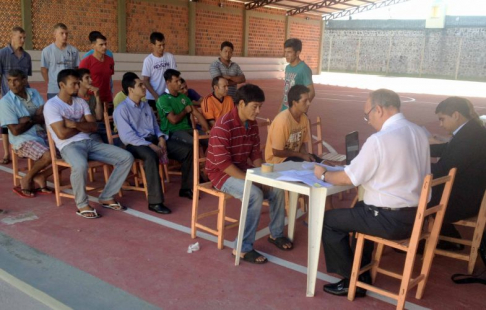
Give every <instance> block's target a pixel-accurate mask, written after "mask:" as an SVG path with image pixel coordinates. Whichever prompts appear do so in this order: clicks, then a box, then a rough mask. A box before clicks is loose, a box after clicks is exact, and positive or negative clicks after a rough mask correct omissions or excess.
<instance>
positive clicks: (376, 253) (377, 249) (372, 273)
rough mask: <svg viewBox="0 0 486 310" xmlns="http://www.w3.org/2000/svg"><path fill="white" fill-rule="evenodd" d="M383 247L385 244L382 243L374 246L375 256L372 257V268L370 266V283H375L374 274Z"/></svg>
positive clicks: (378, 265)
mask: <svg viewBox="0 0 486 310" xmlns="http://www.w3.org/2000/svg"><path fill="white" fill-rule="evenodd" d="M384 248H385V245H384V244H383V243H379V244H378V246H377V247H376V251H375V257H374V259H373V260H374V264H373V268H371V283H372V284H374V283H375V279H376V274H377V273H378V267H380V262H381V255H382V254H383V249H384Z"/></svg>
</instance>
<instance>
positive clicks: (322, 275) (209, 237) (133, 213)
mask: <svg viewBox="0 0 486 310" xmlns="http://www.w3.org/2000/svg"><path fill="white" fill-rule="evenodd" d="M0 170H3V171H5V172H8V173H13V171H12V169H10V168H6V167H2V166H0ZM48 183H49V185H50V186H53V184H52V183H51V182H48ZM65 192H66V193H72V191H70V190H69V191H65ZM88 199H89V200H90V201H93V202H98V198H96V197H93V196H90V195H88ZM298 211H300V210H298ZM123 213H126V214H129V215H131V216H135V217H138V218H140V219H143V220H146V221H149V222H152V223H155V224H158V225H161V226H164V227H167V228H171V229H174V230H177V231H180V232H182V233H186V234H189V235H190V234H191V228H190V227H187V226H184V225H181V224H177V223H174V222H171V221H168V220H165V219H162V218H159V217H156V216H153V215H149V214H146V213H143V212H140V211H137V210H134V209H130V208H128V209H127V210H126V211H125V212H123ZM297 215H298V216H299V217H300V216H302V215H303V213H302V214H300V215H299V214H297ZM285 223H286V224H287V223H288V219H287V218H286V219H285ZM257 234H258V235H259V237H260V238H262V237H264V236H266V235H268V234H269V231H268V227H267V228H264V229H262V230H260V231H258V232H257ZM197 236H198V237H200V238H203V239H205V240H208V241H211V242H214V243H217V241H218V239H217V238H216V237H215V236H213V235H210V234H208V233H204V232H197ZM224 245H225V246H227V247H229V248H234V247H235V244H234V242H233V241H228V240H224ZM260 253H262V254H263V255H265V256H266V257H267V259H268V260H269V261H270V262H272V263H274V264H277V265H279V266H282V267H284V268H287V269H291V270H294V271H296V272H299V273H301V274H304V275H307V267H306V266H302V265H299V264H296V263H293V262H290V261H287V260H284V259H281V258H279V257H276V256H273V255H270V254H267V253H264V252H261V251H260ZM0 271H1V270H0ZM0 276H1V274H0ZM317 278H318V279H320V280H323V281H326V282H337V281H338V280H339V279H338V278H336V277H333V276H330V275H328V274H325V273H323V272H317ZM317 289H318V288H317ZM39 292H40V291H39ZM40 293H42V292H40ZM42 294H44V293H42ZM44 295H45V294H44ZM367 295H368V296H370V297H373V298H376V299H379V300H381V301H384V302H386V303H389V304H392V305H396V301H395V300H393V299H391V298H388V297H385V296H381V295H378V294H376V293H373V292H368V293H367ZM46 296H48V295H46ZM32 297H34V296H32ZM48 297H50V296H48ZM34 298H35V297H34ZM50 298H51V299H52V297H50ZM41 302H42V301H41ZM406 308H407V309H413V310H428V309H429V308H425V307H422V306H419V305H417V304H414V303H411V302H407V303H406ZM60 309H70V308H60Z"/></svg>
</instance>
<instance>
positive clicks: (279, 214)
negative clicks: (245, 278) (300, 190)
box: [221, 177, 285, 253]
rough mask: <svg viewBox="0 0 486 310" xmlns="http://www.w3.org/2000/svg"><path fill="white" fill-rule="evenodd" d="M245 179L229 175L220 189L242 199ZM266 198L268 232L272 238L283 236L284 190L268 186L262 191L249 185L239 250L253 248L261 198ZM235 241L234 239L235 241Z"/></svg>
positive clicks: (243, 250) (247, 250)
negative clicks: (246, 211)
mask: <svg viewBox="0 0 486 310" xmlns="http://www.w3.org/2000/svg"><path fill="white" fill-rule="evenodd" d="M244 187H245V180H241V179H237V178H233V177H230V178H229V179H228V180H226V182H224V184H223V186H222V187H221V191H223V192H225V193H228V194H230V195H231V196H233V197H235V198H238V199H240V200H241V199H242V198H243V189H244ZM264 198H266V199H268V201H269V203H270V225H269V226H268V227H269V228H270V234H271V236H272V237H273V238H280V237H283V236H284V234H283V229H284V226H285V196H284V191H283V190H281V189H277V188H270V190H269V191H267V192H265V193H264V192H262V190H261V189H260V188H258V187H257V186H255V185H252V186H251V191H250V200H249V202H248V213H247V215H246V223H245V232H244V234H243V246H242V248H241V251H242V252H244V253H246V252H250V251H251V250H253V243H254V242H255V235H256V230H257V228H258V222H260V215H261V211H262V203H263V199H264ZM235 243H236V241H235Z"/></svg>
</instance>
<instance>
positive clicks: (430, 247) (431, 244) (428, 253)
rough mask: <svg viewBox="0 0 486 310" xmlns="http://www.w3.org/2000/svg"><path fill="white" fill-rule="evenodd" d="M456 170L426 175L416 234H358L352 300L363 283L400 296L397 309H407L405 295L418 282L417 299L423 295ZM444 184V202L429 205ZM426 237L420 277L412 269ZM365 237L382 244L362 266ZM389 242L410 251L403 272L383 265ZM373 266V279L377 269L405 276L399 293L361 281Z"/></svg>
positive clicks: (383, 272) (367, 287)
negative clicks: (406, 236)
mask: <svg viewBox="0 0 486 310" xmlns="http://www.w3.org/2000/svg"><path fill="white" fill-rule="evenodd" d="M456 171H457V169H456V168H453V169H451V170H450V172H449V175H447V176H445V177H442V178H438V179H435V180H432V175H431V174H429V175H427V176H426V177H425V179H424V183H423V186H422V193H421V195H420V200H419V205H418V208H417V215H416V217H415V224H414V226H413V230H412V235H411V237H410V239H405V240H400V241H394V240H386V239H383V238H379V237H375V236H370V235H365V234H362V233H357V234H356V238H357V239H358V240H357V244H356V251H355V255H354V262H353V269H352V272H351V279H350V283H349V291H348V299H349V300H351V301H352V300H354V297H355V293H356V287H361V288H364V289H367V290H370V291H372V292H375V293H378V294H380V295H384V296H386V297H389V298H393V299H395V300H397V309H403V308H404V306H405V298H406V296H407V292H408V291H409V290H410V289H412V288H413V287H414V286H416V285H418V288H417V293H416V295H415V297H416V298H417V299H421V298H422V295H423V293H424V289H425V284H426V282H427V279H428V277H429V271H430V267H431V265H432V259H433V257H434V249H435V247H436V245H437V241H438V239H439V232H440V228H441V226H442V221H443V219H444V214H445V211H446V208H447V203H448V201H449V196H450V193H451V189H452V184H453V183H454V177H455V175H456ZM441 184H444V191H443V193H442V197H441V200H440V203H439V204H438V205H436V206H433V207H430V208H427V201H428V198H429V195H430V193H431V190H432V187H434V186H437V185H441ZM431 215H435V221H434V224H433V226H432V227H429V230H428V231H426V232H424V231H423V229H422V228H423V226H424V220H425V218H426V217H429V216H431ZM422 239H425V240H427V243H426V246H425V252H424V257H423V264H422V270H421V272H420V275H419V276H418V277H416V278H414V279H412V270H413V266H414V263H415V256H416V254H417V247H418V244H419V241H420V240H422ZM365 240H369V241H373V242H375V243H376V244H377V245H378V246H377V248H376V251H375V254H374V258H373V261H372V262H371V263H370V264H369V265H367V266H365V267H363V268H361V269H360V266H361V258H362V255H363V246H364V242H365ZM385 245H386V246H389V247H392V248H395V249H399V250H402V251H405V252H406V258H405V267H404V269H403V274H398V273H395V272H392V271H389V270H385V269H383V268H381V267H380V260H381V255H382V253H383V248H384V246H385ZM369 270H371V278H372V281H373V283H374V282H375V279H376V274H377V273H382V274H384V275H387V276H390V277H392V278H395V279H399V280H401V284H400V290H399V293H398V294H394V293H392V292H389V291H387V290H384V289H380V288H377V287H374V286H372V285H370V284H367V283H364V282H361V281H358V276H359V275H360V274H362V273H364V272H367V271H369Z"/></svg>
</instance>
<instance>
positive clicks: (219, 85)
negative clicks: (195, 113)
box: [201, 76, 235, 127]
mask: <svg viewBox="0 0 486 310" xmlns="http://www.w3.org/2000/svg"><path fill="white" fill-rule="evenodd" d="M211 87H212V88H213V93H212V94H210V95H207V96H206V97H204V100H203V102H202V104H201V110H202V113H203V116H204V118H205V119H206V120H207V121H208V123H209V126H210V127H213V126H214V123H215V122H216V121H217V120H218V118H220V117H221V116H223V115H225V114H226V113H228V112H230V111H231V110H232V109H233V108H234V107H235V104H234V103H233V98H231V97H230V96H228V80H227V79H225V78H224V77H222V76H217V77H215V78H213V81H212V82H211Z"/></svg>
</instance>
